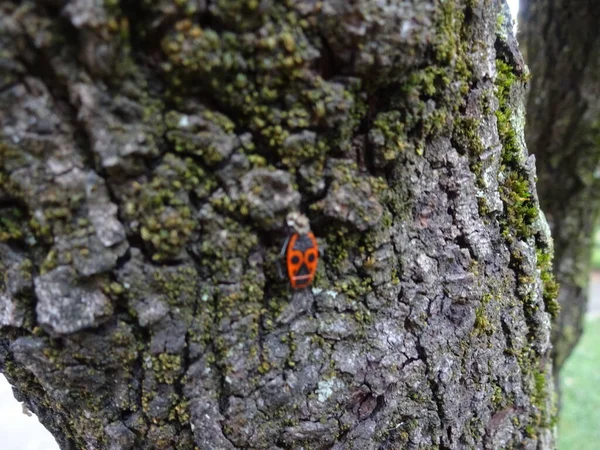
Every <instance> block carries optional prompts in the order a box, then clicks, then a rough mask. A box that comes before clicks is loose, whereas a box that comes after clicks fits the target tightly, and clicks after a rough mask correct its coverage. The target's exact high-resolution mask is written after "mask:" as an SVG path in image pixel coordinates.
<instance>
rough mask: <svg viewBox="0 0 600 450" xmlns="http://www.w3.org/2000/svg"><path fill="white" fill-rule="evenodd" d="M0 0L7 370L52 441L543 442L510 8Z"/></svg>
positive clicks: (544, 358)
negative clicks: (291, 217)
mask: <svg viewBox="0 0 600 450" xmlns="http://www.w3.org/2000/svg"><path fill="white" fill-rule="evenodd" d="M0 5H1V6H0V12H1V15H0V20H1V23H0V43H1V46H2V47H1V48H2V50H1V51H0V67H2V68H3V72H2V77H1V78H0V82H1V84H0V124H1V128H0V130H2V131H1V133H2V134H1V135H0V139H1V140H0V169H1V172H0V189H1V190H0V200H1V203H0V206H1V208H2V210H1V214H2V219H1V221H0V226H1V228H0V231H1V232H0V237H1V241H2V242H1V243H0V257H1V260H0V261H1V264H2V266H3V268H4V273H5V276H4V280H3V282H2V284H0V287H1V290H0V324H1V325H2V330H1V333H2V335H1V336H2V338H1V339H0V369H1V370H2V371H3V372H4V373H5V374H6V376H7V378H8V379H9V380H10V382H11V383H12V384H13V385H14V386H15V395H16V396H17V398H18V399H19V400H23V401H25V403H26V404H27V406H28V407H29V408H30V409H31V410H32V411H33V412H35V413H36V414H37V415H38V416H39V417H40V420H41V421H42V423H44V424H45V425H46V427H48V428H49V429H50V430H51V431H52V433H53V434H54V435H55V436H56V438H57V440H58V442H59V443H60V445H61V448H63V449H81V448H86V449H113V450H114V449H122V450H124V449H194V448H197V449H201V450H214V449H237V448H240V449H242V448H244V449H249V448H254V449H270V450H276V449H338V450H341V449H353V448H356V449H358V448H360V449H400V448H402V449H433V448H438V449H445V450H447V449H471V448H482V449H499V448H505V449H510V448H515V449H516V448H519V449H521V448H525V449H540V450H546V449H552V448H554V442H553V441H554V439H553V435H552V428H553V424H554V414H555V411H554V406H553V398H554V395H553V389H554V388H553V380H552V364H551V359H550V351H551V345H550V325H551V316H552V315H553V314H555V312H556V307H555V300H554V298H553V295H554V284H553V280H552V278H551V273H550V266H551V259H552V242H551V239H550V235H549V230H548V227H547V225H546V222H545V219H544V217H543V215H542V214H541V212H540V209H539V205H538V200H537V196H536V192H535V182H534V178H535V170H534V161H533V158H531V157H528V155H527V150H526V148H525V143H524V138H523V126H524V125H523V122H524V107H523V102H522V100H523V96H524V93H525V85H526V80H527V72H526V68H525V66H524V64H523V62H522V59H521V56H520V54H519V52H518V50H517V47H516V42H515V39H514V37H513V36H512V34H511V33H512V31H511V29H512V25H511V23H510V19H509V15H508V10H507V7H506V5H505V4H503V3H500V2H498V1H489V0H486V1H473V0H468V1H464V2H461V1H450V0H446V1H444V2H437V1H436V2H427V1H415V2H401V1H397V2H387V3H381V2H376V1H369V0H359V1H355V2H346V1H339V0H326V1H322V2H314V1H310V0H295V1H291V0H289V1H285V2H275V1H268V0H263V1H258V0H247V1H242V0H237V1H234V0H212V1H203V0H195V1H192V0H188V1H186V0H181V1H175V2H171V1H167V0H162V1H158V2H139V3H136V2H132V1H121V2H118V1H116V0H111V1H106V2H104V3H103V4H102V3H99V2H91V1H86V0H74V1H70V2H67V1H60V0H58V1H44V2H42V1H40V2H37V3H31V2H25V3H23V2H7V1H1V2H0ZM290 211H300V212H303V213H305V214H306V215H307V216H308V217H309V218H310V222H311V227H312V230H313V232H314V233H315V235H316V237H317V239H318V242H319V247H320V248H321V249H322V250H323V251H322V255H321V258H320V263H319V268H318V273H317V277H316V280H315V283H314V285H313V286H312V288H311V289H305V290H300V291H294V292H292V291H290V289H289V288H288V287H287V282H286V281H285V280H282V279H280V278H279V277H278V275H277V270H276V267H277V261H278V258H279V257H278V254H279V251H280V247H281V245H282V244H283V242H284V240H285V238H286V236H287V231H286V228H285V223H284V222H285V220H284V219H285V216H286V214H287V213H288V212H290Z"/></svg>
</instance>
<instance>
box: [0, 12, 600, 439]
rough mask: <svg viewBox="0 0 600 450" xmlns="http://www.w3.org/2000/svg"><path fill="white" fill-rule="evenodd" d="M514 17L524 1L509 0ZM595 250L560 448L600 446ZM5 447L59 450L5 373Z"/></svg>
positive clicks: (598, 253)
mask: <svg viewBox="0 0 600 450" xmlns="http://www.w3.org/2000/svg"><path fill="white" fill-rule="evenodd" d="M507 1H508V4H509V6H510V8H511V13H512V16H513V21H514V23H515V24H516V27H518V24H517V21H516V17H517V14H518V9H519V0H507ZM592 245H593V249H592V275H591V279H590V285H589V303H588V307H587V314H586V318H585V325H584V331H583V335H582V338H581V340H580V341H579V343H578V344H577V346H576V347H575V350H574V351H573V353H572V354H571V356H570V357H569V359H568V360H567V362H566V364H565V365H564V367H563V369H562V372H561V377H560V385H561V394H562V397H561V412H560V417H559V430H560V432H559V446H558V449H559V450H598V449H600V389H599V386H600V229H598V230H597V231H596V233H595V239H594V240H593V244H592ZM0 450H58V445H57V444H56V442H55V441H54V439H53V438H52V436H51V435H50V433H49V432H48V431H47V430H46V429H45V428H44V427H43V426H42V425H41V424H40V423H39V421H38V420H37V418H36V417H35V415H33V414H31V413H29V411H27V410H26V409H24V408H23V407H22V405H21V404H20V403H19V402H17V401H16V400H15V399H14V397H13V395H12V389H11V387H10V385H9V384H8V382H7V381H6V379H5V378H4V376H2V375H1V374H0Z"/></svg>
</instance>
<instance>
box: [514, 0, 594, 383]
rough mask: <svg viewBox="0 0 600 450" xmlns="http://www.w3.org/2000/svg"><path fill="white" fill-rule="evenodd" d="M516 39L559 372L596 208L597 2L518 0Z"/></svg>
mask: <svg viewBox="0 0 600 450" xmlns="http://www.w3.org/2000/svg"><path fill="white" fill-rule="evenodd" d="M519 23H520V27H519V28H520V39H519V41H520V43H521V45H522V48H523V51H524V54H525V56H526V60H527V63H528V65H529V68H530V70H531V72H532V74H533V77H532V82H531V88H530V92H529V97H528V102H527V127H526V133H525V136H526V138H527V144H528V146H529V149H530V150H531V151H532V152H533V153H535V156H536V158H537V161H538V162H539V171H538V176H539V180H538V190H539V192H540V201H541V204H542V209H543V210H544V212H545V213H546V216H547V218H548V222H549V225H550V228H551V230H552V235H553V237H554V242H555V272H556V277H557V280H558V282H559V284H560V292H559V296H558V301H559V303H560V305H561V313H560V315H559V317H558V320H557V323H556V325H555V327H554V330H553V336H552V341H553V344H554V369H555V374H557V373H558V371H559V370H560V368H561V366H562V365H563V363H564V362H565V360H566V359H567V357H568V356H569V354H570V353H571V351H572V350H573V348H574V346H575V344H576V343H577V341H578V340H579V337H580V336H581V332H582V329H583V318H584V315H585V312H586V306H587V305H586V304H587V291H588V280H589V272H590V261H591V251H592V248H593V232H594V228H595V225H596V223H597V219H598V213H599V211H600V179H599V176H598V170H597V167H598V163H600V151H599V146H598V142H599V138H600V133H599V130H600V129H599V128H598V123H599V122H598V120H599V118H600V88H599V85H598V81H597V79H598V75H597V74H598V70H599V69H600V51H599V50H598V48H599V47H598V37H597V33H596V31H597V28H598V24H600V4H598V3H597V2H593V1H585V2H582V3H578V4H577V7H576V8H573V4H572V3H571V2H564V1H558V2H554V1H546V0H529V1H524V2H522V5H521V19H520V22H519Z"/></svg>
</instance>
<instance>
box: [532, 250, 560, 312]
mask: <svg viewBox="0 0 600 450" xmlns="http://www.w3.org/2000/svg"><path fill="white" fill-rule="evenodd" d="M552 258H553V255H552V253H551V252H550V251H548V250H545V249H539V248H538V249H537V267H538V269H539V270H540V276H541V278H542V283H543V285H544V290H543V292H542V296H543V298H544V304H545V306H546V311H547V312H548V313H549V314H550V316H551V317H552V319H554V320H556V318H557V317H558V314H559V312H560V304H559V303H558V301H557V298H558V291H559V285H558V283H557V282H556V278H555V277H554V273H553V272H552Z"/></svg>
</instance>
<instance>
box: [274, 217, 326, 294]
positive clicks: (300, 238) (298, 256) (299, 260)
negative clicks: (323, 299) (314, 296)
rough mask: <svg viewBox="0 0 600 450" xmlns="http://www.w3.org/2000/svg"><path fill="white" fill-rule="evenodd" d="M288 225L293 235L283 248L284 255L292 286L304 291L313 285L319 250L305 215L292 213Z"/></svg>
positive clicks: (288, 218)
mask: <svg viewBox="0 0 600 450" xmlns="http://www.w3.org/2000/svg"><path fill="white" fill-rule="evenodd" d="M287 224H288V226H289V227H290V229H291V230H292V233H291V235H290V236H289V237H288V239H287V240H286V242H285V244H284V246H283V249H282V254H283V256H285V264H286V268H287V274H288V278H289V280H290V285H291V286H292V288H293V289H303V288H305V287H308V286H310V285H311V283H312V281H313V278H314V277H315V273H316V272H317V264H318V263H319V248H318V245H317V240H316V239H315V235H314V234H313V233H312V231H310V225H309V223H308V218H307V217H306V216H305V215H303V214H299V213H296V212H293V213H290V214H288V216H287Z"/></svg>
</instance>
